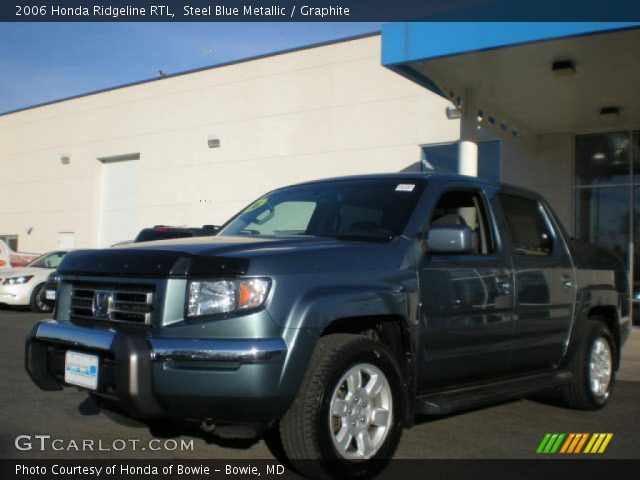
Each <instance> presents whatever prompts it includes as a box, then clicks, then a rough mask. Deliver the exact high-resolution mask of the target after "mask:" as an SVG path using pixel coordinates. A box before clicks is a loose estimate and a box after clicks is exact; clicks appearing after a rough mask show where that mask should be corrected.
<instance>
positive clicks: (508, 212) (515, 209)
mask: <svg viewBox="0 0 640 480" xmlns="http://www.w3.org/2000/svg"><path fill="white" fill-rule="evenodd" d="M499 197H500V203H501V204H502V210H503V211H504V214H505V217H506V219H507V226H508V227H509V231H510V232H511V238H512V239H513V243H514V246H515V248H516V252H517V253H518V254H520V255H532V256H549V255H551V252H552V250H553V236H552V235H551V231H550V230H549V226H548V224H547V221H546V219H545V217H544V214H543V213H542V209H541V206H540V203H539V202H537V201H535V200H531V199H529V198H524V197H519V196H517V195H509V194H506V193H501V194H499Z"/></svg>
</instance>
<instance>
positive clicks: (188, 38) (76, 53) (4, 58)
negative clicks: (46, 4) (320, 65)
mask: <svg viewBox="0 0 640 480" xmlns="http://www.w3.org/2000/svg"><path fill="white" fill-rule="evenodd" d="M380 25H381V24H379V23H281V24H279V23H0V113H4V112H8V111H11V110H16V109H20V108H25V107H29V106H32V105H36V104H39V103H44V102H50V101H53V100H58V99H61V98H64V97H70V96H73V95H79V94H82V93H87V92H91V91H95V90H100V89H104V88H110V87H114V86H117V85H122V84H125V83H130V82H136V81H140V80H146V79H149V78H154V77H157V76H158V70H162V71H163V72H164V73H166V74H172V73H178V72H181V71H184V70H190V69H193V68H199V67H205V66H209V65H215V64H217V63H223V62H227V61H230V60H237V59H241V58H246V57H251V56H254V55H260V54H264V53H269V52H275V51H278V50H283V49H287V48H293V47H299V46H303V45H308V44H311V43H317V42H323V41H327V40H333V39H339V38H344V37H348V36H352V35H358V34H362V33H367V32H372V31H377V30H380Z"/></svg>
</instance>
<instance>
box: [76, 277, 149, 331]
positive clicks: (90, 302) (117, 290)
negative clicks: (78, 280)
mask: <svg viewBox="0 0 640 480" xmlns="http://www.w3.org/2000/svg"><path fill="white" fill-rule="evenodd" d="M153 300H154V287H153V286H151V285H125V284H118V285H114V284H104V285H88V284H75V285H73V289H72V292H71V320H80V321H85V322H86V321H94V322H116V323H128V324H134V325H150V324H151V315H152V313H153Z"/></svg>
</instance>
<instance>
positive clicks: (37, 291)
mask: <svg viewBox="0 0 640 480" xmlns="http://www.w3.org/2000/svg"><path fill="white" fill-rule="evenodd" d="M44 295H45V291H44V283H41V284H40V285H36V287H35V288H34V289H33V292H32V293H31V302H30V303H29V307H30V308H31V310H32V311H33V312H36V313H44V312H48V311H49V308H48V307H47V304H46V302H45V299H44V298H43V299H42V305H43V308H40V307H39V306H38V297H39V296H44Z"/></svg>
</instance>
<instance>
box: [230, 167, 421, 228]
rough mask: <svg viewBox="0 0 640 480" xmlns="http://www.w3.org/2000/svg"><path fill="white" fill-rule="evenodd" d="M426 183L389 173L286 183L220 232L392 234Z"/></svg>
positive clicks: (406, 217) (402, 223)
mask: <svg viewBox="0 0 640 480" xmlns="http://www.w3.org/2000/svg"><path fill="white" fill-rule="evenodd" d="M423 189H424V183H423V181H416V180H415V179H410V180H406V181H404V180H398V179H388V178H387V179H374V180H372V179H367V180H339V181H334V182H320V183H313V184H309V185H300V186H296V187H289V188H284V189H282V190H276V191H274V192H271V193H269V194H267V196H265V197H262V198H260V199H259V200H256V201H255V202H254V203H252V204H251V205H249V206H248V207H247V208H246V209H245V210H244V211H242V212H241V213H240V214H239V215H238V216H236V217H235V218H234V219H233V220H231V222H229V224H228V225H227V226H226V227H225V228H224V229H223V230H222V231H221V232H220V233H219V234H218V235H222V236H228V235H248V236H276V237H277V236H288V235H310V236H322V237H335V238H344V239H350V238H352V239H362V240H372V241H385V240H390V239H392V238H393V237H395V236H397V235H400V234H401V233H402V230H403V229H404V227H405V225H406V223H407V221H408V220H409V217H410V216H411V213H412V212H413V209H414V208H415V205H416V203H417V201H418V198H419V197H420V194H421V193H422V191H423Z"/></svg>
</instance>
